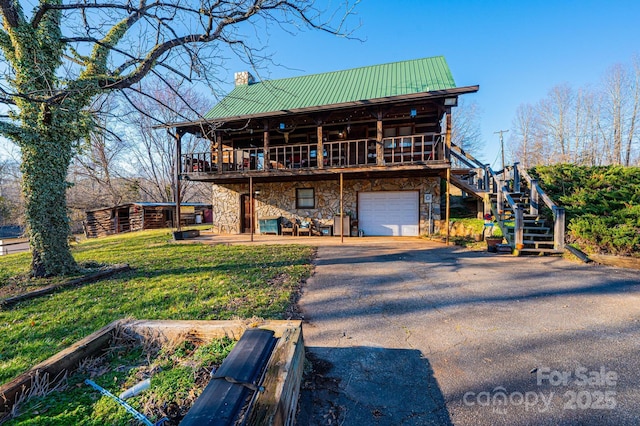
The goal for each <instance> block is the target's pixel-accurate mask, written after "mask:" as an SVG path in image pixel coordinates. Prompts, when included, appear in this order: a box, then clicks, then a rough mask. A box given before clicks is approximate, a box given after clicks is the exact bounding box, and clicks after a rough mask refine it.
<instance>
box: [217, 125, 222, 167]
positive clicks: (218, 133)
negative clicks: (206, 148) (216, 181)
mask: <svg viewBox="0 0 640 426" xmlns="http://www.w3.org/2000/svg"><path fill="white" fill-rule="evenodd" d="M216 140H217V141H218V156H217V158H216V165H217V166H218V173H219V174H222V132H216Z"/></svg>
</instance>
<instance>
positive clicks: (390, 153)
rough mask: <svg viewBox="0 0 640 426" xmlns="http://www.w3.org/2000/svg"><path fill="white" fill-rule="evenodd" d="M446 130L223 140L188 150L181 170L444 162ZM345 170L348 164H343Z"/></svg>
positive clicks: (192, 174)
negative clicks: (241, 144) (283, 141)
mask: <svg viewBox="0 0 640 426" xmlns="http://www.w3.org/2000/svg"><path fill="white" fill-rule="evenodd" d="M444 148H445V146H444V143H443V138H442V135H440V134H439V133H424V134H414V135H408V136H398V137H388V138H383V139H382V141H381V142H380V143H378V142H377V141H376V140H375V139H355V140H345V141H334V142H323V143H322V144H320V145H319V144H317V143H312V144H291V145H281V146H270V147H269V148H268V149H266V150H265V148H264V147H259V148H257V147H256V148H253V147H252V148H232V147H229V146H224V145H223V146H221V147H220V149H217V150H212V151H209V152H190V153H183V154H182V157H181V160H182V161H181V174H182V175H183V176H184V177H185V178H186V179H189V180H216V179H220V178H223V177H224V178H227V179H228V178H233V177H234V176H236V177H246V176H248V175H249V176H251V175H253V176H256V177H258V176H264V175H270V176H274V177H275V176H277V175H278V174H281V175H291V174H302V175H306V174H323V173H333V172H335V171H336V170H335V169H348V170H347V171H363V169H364V170H366V169H378V170H379V169H381V168H382V169H398V168H404V167H407V166H421V167H424V166H429V165H434V166H435V165H442V164H443V163H445V158H446V157H445V151H444ZM342 171H344V170H342Z"/></svg>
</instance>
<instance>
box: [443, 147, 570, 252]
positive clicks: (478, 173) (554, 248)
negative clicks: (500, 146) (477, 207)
mask: <svg viewBox="0 0 640 426" xmlns="http://www.w3.org/2000/svg"><path fill="white" fill-rule="evenodd" d="M451 157H452V159H454V160H455V161H457V162H458V164H462V165H464V166H466V167H469V169H468V170H467V173H466V174H465V173H463V172H462V170H461V169H453V168H452V173H451V183H452V184H453V185H455V186H456V187H458V188H460V189H461V190H463V191H464V192H466V193H468V194H471V195H474V196H476V197H478V198H482V199H483V200H484V205H485V214H486V213H491V215H492V216H493V217H494V218H495V220H496V224H497V225H498V226H499V227H500V229H501V231H502V234H503V235H504V238H505V239H506V240H507V243H508V244H509V245H510V246H511V247H512V249H513V253H514V254H516V255H521V254H537V255H547V254H559V253H563V252H564V232H565V229H564V208H562V207H559V206H557V205H555V204H554V203H553V201H552V200H551V199H550V198H549V196H547V195H546V194H545V193H544V191H542V189H541V188H540V186H539V185H538V182H537V181H536V180H535V179H532V178H531V177H530V176H529V175H528V174H527V172H526V171H525V170H524V169H523V168H522V167H521V166H520V165H519V164H518V163H516V164H514V165H513V166H510V167H507V168H505V170H502V171H500V172H498V173H496V172H494V171H493V170H491V168H490V167H489V165H482V164H481V163H480V162H479V161H477V160H476V159H475V158H473V157H472V156H471V155H469V154H468V153H465V152H464V151H463V150H461V149H460V148H458V147H452V149H451ZM543 205H546V207H547V208H546V209H543V208H542V206H543Z"/></svg>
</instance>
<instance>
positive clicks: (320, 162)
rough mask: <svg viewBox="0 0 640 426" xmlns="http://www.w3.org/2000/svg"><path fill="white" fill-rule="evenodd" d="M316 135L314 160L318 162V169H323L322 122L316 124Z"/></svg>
mask: <svg viewBox="0 0 640 426" xmlns="http://www.w3.org/2000/svg"><path fill="white" fill-rule="evenodd" d="M316 134H317V136H318V148H317V153H316V158H317V160H318V168H319V169H324V142H323V140H322V136H323V135H322V121H320V122H319V123H318V127H317V130H316Z"/></svg>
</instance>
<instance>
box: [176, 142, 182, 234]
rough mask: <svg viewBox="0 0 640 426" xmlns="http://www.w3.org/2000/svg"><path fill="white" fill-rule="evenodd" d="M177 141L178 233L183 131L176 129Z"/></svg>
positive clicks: (178, 226)
mask: <svg viewBox="0 0 640 426" xmlns="http://www.w3.org/2000/svg"><path fill="white" fill-rule="evenodd" d="M175 139H176V160H175V173H174V179H175V181H176V183H175V190H176V192H175V194H174V199H175V201H176V218H175V220H174V228H176V231H178V232H180V230H181V228H180V202H181V201H182V200H181V198H180V195H181V194H180V191H182V188H181V185H180V178H181V176H180V172H181V170H180V169H181V165H182V130H180V129H176V134H175Z"/></svg>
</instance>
